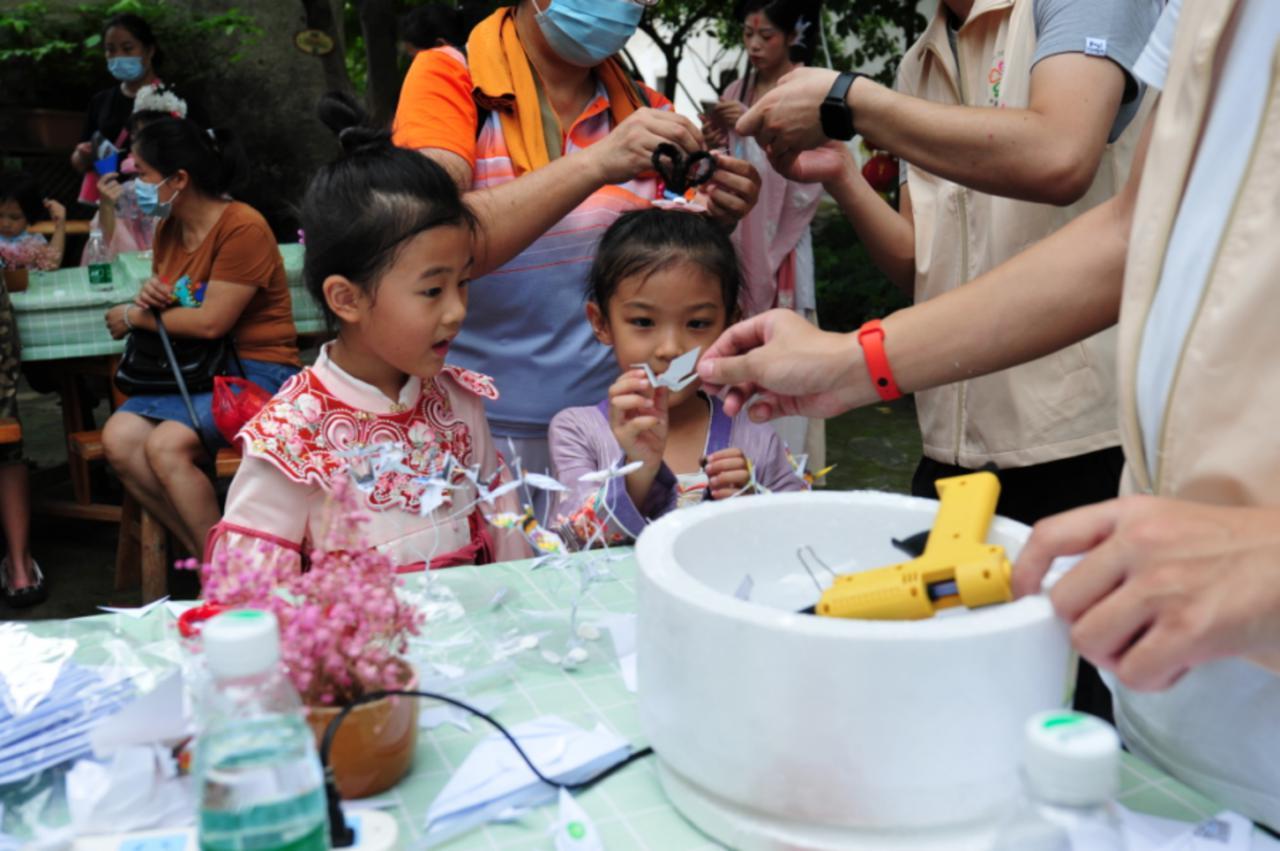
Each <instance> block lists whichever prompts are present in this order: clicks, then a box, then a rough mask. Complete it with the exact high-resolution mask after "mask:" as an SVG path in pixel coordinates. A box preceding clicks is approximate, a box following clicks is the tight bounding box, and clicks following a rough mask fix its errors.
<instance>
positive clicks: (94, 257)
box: [84, 230, 113, 289]
mask: <svg viewBox="0 0 1280 851" xmlns="http://www.w3.org/2000/svg"><path fill="white" fill-rule="evenodd" d="M84 256H85V262H86V264H87V265H88V267H89V286H91V287H93V288H94V289H110V288H111V286H112V283H113V278H112V273H111V260H112V257H111V249H110V248H108V247H107V243H106V240H104V239H103V238H102V231H100V230H91V231H89V244H88V246H87V247H86V248H85V253H84Z"/></svg>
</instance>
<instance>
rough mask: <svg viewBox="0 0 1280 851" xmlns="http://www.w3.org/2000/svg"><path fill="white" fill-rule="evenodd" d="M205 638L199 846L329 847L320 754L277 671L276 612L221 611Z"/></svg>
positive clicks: (252, 850) (283, 850) (256, 850)
mask: <svg viewBox="0 0 1280 851" xmlns="http://www.w3.org/2000/svg"><path fill="white" fill-rule="evenodd" d="M203 644H204V657H205V663H206V665H207V667H208V670H209V674H210V675H211V677H212V681H211V684H210V685H211V687H210V688H208V689H207V694H206V695H205V697H204V698H203V699H202V701H201V710H202V711H201V728H202V729H201V732H200V737H199V740H198V741H197V743H196V759H195V770H196V777H197V782H198V788H199V790H200V848H201V849H202V851H267V849H271V851H314V850H315V849H328V848H329V822H328V817H327V812H326V807H325V795H324V782H323V775H322V774H321V771H320V760H319V758H318V757H317V756H316V747H315V739H314V738H313V737H312V734H311V730H310V728H308V727H307V725H306V723H305V722H304V721H303V718H302V702H301V701H300V700H299V699H298V693H297V692H296V691H294V688H293V684H292V683H290V682H289V679H288V678H287V677H286V676H285V674H284V672H283V671H282V670H281V668H280V632H279V627H278V626H277V624H276V619H275V615H273V614H270V613H269V612H259V611H252V610H240V611H232V612H226V613H224V614H221V615H218V616H217V617H215V618H213V619H212V620H210V621H209V622H208V623H207V624H205V627H204V631H203Z"/></svg>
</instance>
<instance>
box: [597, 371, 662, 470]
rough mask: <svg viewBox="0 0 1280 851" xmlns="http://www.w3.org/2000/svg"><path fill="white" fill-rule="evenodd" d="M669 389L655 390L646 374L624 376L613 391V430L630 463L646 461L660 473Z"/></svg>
mask: <svg viewBox="0 0 1280 851" xmlns="http://www.w3.org/2000/svg"><path fill="white" fill-rule="evenodd" d="M668 396H669V391H668V390H667V389H666V388H665V387H659V388H657V389H655V388H654V387H653V385H651V384H650V383H649V379H648V378H646V377H645V374H644V370H640V369H633V370H629V371H627V372H624V373H623V374H622V375H621V376H619V378H618V380H617V381H615V382H613V386H612V387H610V388H609V426H610V428H612V430H613V436H614V438H616V439H617V441H618V445H619V446H621V447H622V451H623V454H624V455H625V456H626V458H627V460H628V461H642V462H644V466H645V469H646V470H649V471H651V472H657V470H658V468H659V467H661V466H662V453H663V452H665V451H666V448H667V399H668Z"/></svg>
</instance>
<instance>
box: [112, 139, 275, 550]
mask: <svg viewBox="0 0 1280 851" xmlns="http://www.w3.org/2000/svg"><path fill="white" fill-rule="evenodd" d="M133 156H134V160H135V162H136V169H137V175H138V176H137V179H136V180H135V181H134V187H135V189H134V191H135V192H136V194H137V200H138V205H139V207H141V208H142V210H143V212H146V213H149V214H151V215H155V216H157V217H159V218H160V219H161V221H160V224H159V226H158V227H157V228H156V234H155V243H154V247H153V251H154V260H153V265H152V271H153V273H154V274H153V275H152V276H151V277H150V278H149V279H148V280H147V281H146V283H145V284H143V286H142V291H141V292H140V293H139V294H138V299H137V302H136V303H134V304H120V305H116V306H115V307H113V308H111V310H110V311H108V312H107V316H106V322H107V327H108V329H110V331H111V335H112V336H113V337H116V338H120V337H123V336H125V335H126V334H128V333H129V332H130V331H132V330H134V329H140V330H146V331H154V330H155V329H156V323H155V320H154V319H153V318H152V314H151V311H150V310H148V309H147V308H149V307H155V308H159V309H160V310H162V311H163V318H164V324H165V328H166V330H168V332H169V335H170V336H171V337H173V338H175V339H177V338H183V337H185V338H195V339H201V340H209V341H211V342H212V341H216V340H220V339H222V338H225V337H228V336H229V337H231V338H232V340H233V341H234V345H235V350H236V353H237V354H238V355H239V357H240V361H241V363H243V365H244V370H245V374H246V377H247V378H248V379H249V380H251V381H253V382H255V383H256V384H258V385H259V386H260V387H262V388H263V389H264V390H266V391H267V392H268V393H275V392H276V391H277V390H278V389H280V385H281V384H283V383H284V381H285V379H287V378H288V377H289V376H291V375H293V374H294V373H295V372H297V371H298V368H299V365H300V362H299V360H298V346H297V330H296V329H295V328H294V324H293V310H292V306H291V304H290V301H289V286H288V281H287V280H286V278H285V272H284V261H283V260H282V259H281V257H280V249H279V247H278V246H277V245H276V240H275V237H274V236H273V235H272V233H271V229H270V228H269V227H268V226H267V223H266V220H265V219H263V218H262V215H261V214H259V213H258V212H257V211H256V210H254V209H253V208H252V207H250V206H248V205H246V204H242V203H240V202H239V201H233V200H231V197H230V195H229V194H228V193H229V192H230V191H231V189H232V187H233V186H234V185H235V184H236V183H237V181H238V179H239V178H241V177H242V176H243V175H244V173H245V171H246V168H245V158H244V153H243V151H242V150H241V148H240V147H239V145H238V144H236V143H235V142H234V140H233V139H232V138H231V136H230V134H229V133H228V132H227V131H224V130H218V131H214V130H209V131H205V130H202V129H200V128H199V127H198V126H197V125H196V124H195V123H194V122H192V121H190V120H189V119H179V118H164V119H160V120H158V121H154V122H151V123H149V124H147V125H146V127H145V128H143V130H142V131H141V133H140V134H139V136H138V138H137V139H136V140H135V142H134V146H133ZM184 276H185V277H186V278H187V279H188V281H190V282H191V283H190V286H189V288H188V291H189V292H190V291H194V290H196V289H197V288H198V287H199V285H200V284H202V283H204V284H207V286H206V287H205V289H204V293H203V302H202V303H200V304H199V305H198V306H197V307H179V306H174V301H175V294H174V282H175V281H178V280H179V279H181V278H183V277H184ZM233 372H234V370H233ZM193 401H194V403H195V408H196V412H197V414H198V415H199V418H200V423H199V428H200V435H197V434H196V431H195V426H194V425H193V424H192V422H191V419H190V416H189V415H188V413H187V409H186V406H185V404H184V403H183V400H182V397H181V396H180V395H179V394H176V393H175V394H171V395H155V396H134V397H133V398H131V399H129V400H128V401H127V402H125V404H123V405H122V406H121V407H120V409H119V410H117V411H116V413H115V414H114V415H113V416H112V417H111V419H109V420H107V425H106V429H105V430H104V432H103V443H104V445H105V446H106V450H107V460H108V461H109V462H110V464H111V466H112V468H113V469H114V470H115V471H116V473H117V474H119V476H120V478H121V479H122V480H123V481H124V484H125V487H126V488H128V490H129V492H130V493H131V494H132V495H133V496H134V497H135V498H136V499H137V500H138V501H139V502H140V503H141V504H142V505H143V507H145V508H146V509H147V510H148V511H150V512H151V513H152V514H154V515H155V516H156V517H157V518H159V519H160V521H161V522H162V523H164V525H165V526H166V527H168V529H169V530H170V531H171V532H173V534H174V535H176V536H177V538H178V540H179V541H180V542H181V543H182V544H183V546H184V547H186V549H187V551H188V552H191V553H198V552H200V545H201V543H202V542H203V541H204V539H205V536H206V535H207V534H208V532H209V529H210V528H211V527H212V526H213V525H214V524H215V523H217V522H218V519H219V511H218V500H217V497H216V495H215V493H214V489H213V484H212V483H211V482H210V481H209V479H208V478H207V477H206V476H205V474H204V473H203V472H202V471H201V469H200V468H199V466H197V465H198V464H199V463H200V462H202V461H206V460H208V459H207V458H206V455H205V450H204V448H203V446H202V445H201V440H200V438H201V437H203V439H204V445H207V446H209V447H211V448H218V447H222V446H226V445H227V444H226V442H225V441H224V440H223V439H222V437H221V435H219V433H218V430H217V428H216V427H215V426H214V422H213V410H212V394H211V393H199V394H196V395H195V396H194V397H193Z"/></svg>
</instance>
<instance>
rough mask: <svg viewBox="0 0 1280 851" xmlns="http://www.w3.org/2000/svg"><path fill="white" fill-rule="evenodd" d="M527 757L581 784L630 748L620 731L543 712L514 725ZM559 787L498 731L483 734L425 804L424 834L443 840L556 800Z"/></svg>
mask: <svg viewBox="0 0 1280 851" xmlns="http://www.w3.org/2000/svg"><path fill="white" fill-rule="evenodd" d="M510 732H511V735H512V736H513V737H515V739H516V741H518V742H519V743H520V746H521V747H522V748H524V751H525V753H527V754H528V755H529V759H531V760H533V764H534V765H536V766H538V770H539V771H541V772H542V773H543V774H544V775H546V776H547V777H551V778H553V779H555V780H557V781H559V782H563V783H577V782H581V781H582V780H585V779H586V778H588V777H592V776H594V775H595V774H598V773H599V772H601V771H603V770H604V769H606V768H608V767H610V766H612V765H615V764H617V763H619V762H621V761H622V760H624V759H626V757H627V756H628V755H629V754H630V752H631V746H630V745H629V744H627V742H626V740H625V739H623V738H621V737H620V736H618V734H616V733H614V732H612V731H610V730H608V729H606V728H605V727H604V726H603V725H598V726H597V727H596V728H595V729H594V730H584V729H582V728H580V727H577V726H575V725H573V724H571V723H569V722H568V721H566V720H564V719H563V718H558V717H555V716H544V717H542V718H537V719H535V720H533V721H526V722H525V723H523V724H517V725H516V726H514V727H512V728H511V729H510ZM555 797H556V789H555V787H552V786H548V785H546V784H544V783H542V782H541V781H540V780H538V779H537V778H536V777H535V776H534V774H533V772H531V771H530V770H529V766H527V765H525V763H524V760H522V759H521V758H520V755H519V754H518V753H516V751H515V749H514V748H512V747H511V743H510V742H508V741H507V740H506V739H505V738H503V737H502V736H501V735H500V734H498V733H496V732H495V733H493V734H491V735H489V736H488V737H486V738H485V739H483V740H482V741H481V742H480V743H479V744H477V745H476V746H475V748H474V749H473V750H472V751H471V753H470V754H468V755H467V758H466V759H465V760H464V761H463V763H462V765H461V766H459V767H458V770H457V771H456V772H454V775H453V777H451V778H449V782H448V783H447V784H446V785H445V787H444V789H443V790H442V791H441V792H440V794H439V795H437V796H436V799H435V800H434V801H432V802H431V806H430V807H429V808H428V809H427V831H426V839H427V841H428V842H429V843H433V844H434V843H439V842H444V841H446V840H448V839H450V838H452V837H454V836H458V835H460V834H462V833H465V832H466V831H468V830H471V829H473V828H475V827H478V826H480V825H482V824H484V823H486V822H489V821H492V820H494V819H496V818H499V817H502V816H503V814H504V813H510V812H512V811H518V810H523V809H527V808H529V807H535V806H541V805H543V804H547V803H550V802H551V801H553V800H555Z"/></svg>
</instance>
